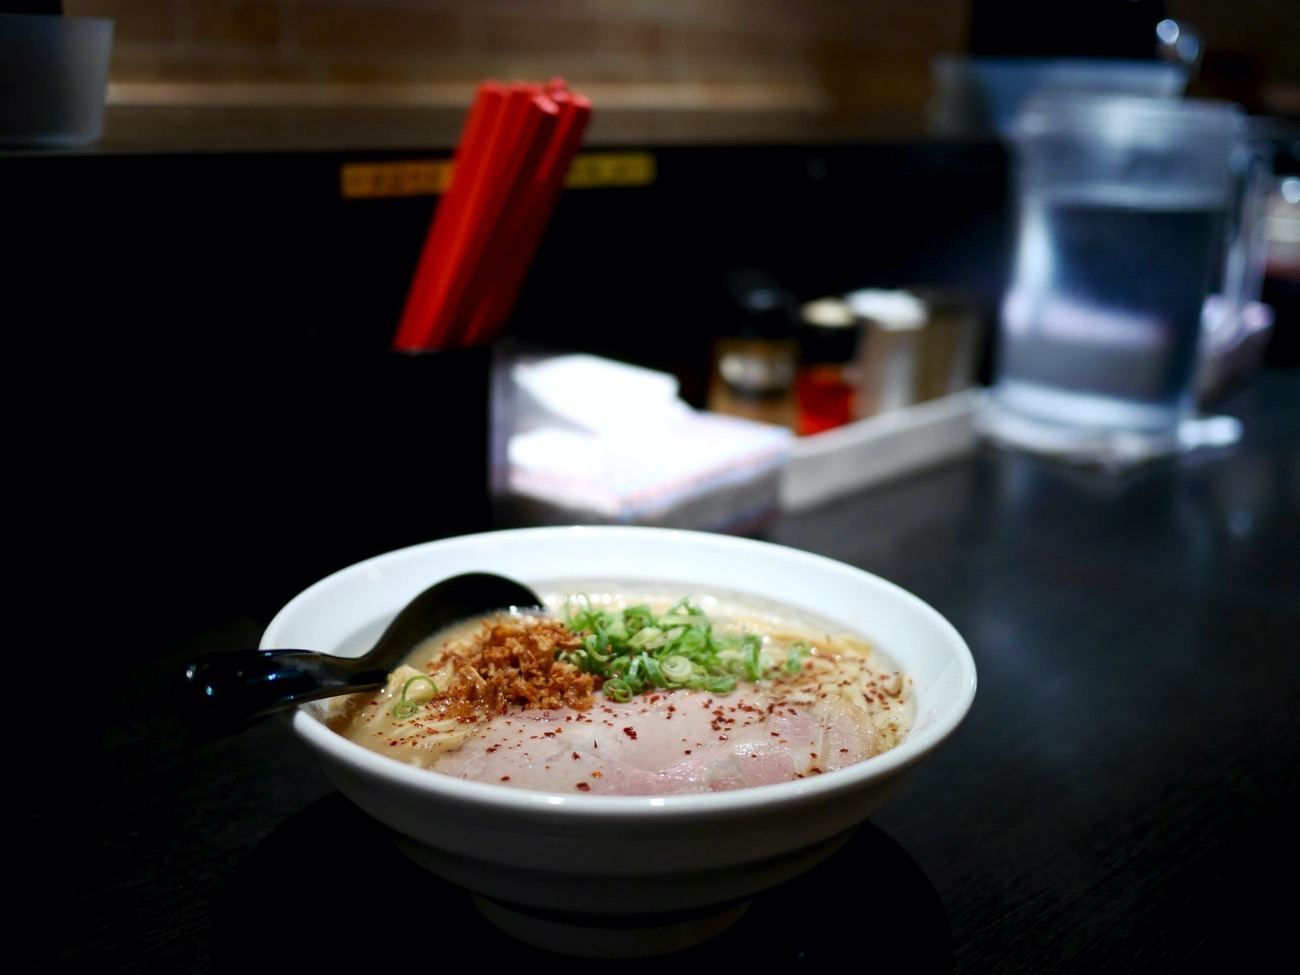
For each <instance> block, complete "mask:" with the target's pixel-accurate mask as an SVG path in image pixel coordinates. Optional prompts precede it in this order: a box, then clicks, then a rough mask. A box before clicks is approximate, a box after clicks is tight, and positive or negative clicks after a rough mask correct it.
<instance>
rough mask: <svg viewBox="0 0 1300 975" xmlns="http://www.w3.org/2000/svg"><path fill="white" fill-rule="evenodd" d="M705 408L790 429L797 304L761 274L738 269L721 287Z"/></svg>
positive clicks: (793, 424)
mask: <svg viewBox="0 0 1300 975" xmlns="http://www.w3.org/2000/svg"><path fill="white" fill-rule="evenodd" d="M717 314H718V315H719V320H718V321H717V322H716V323H715V327H716V328H717V329H718V333H717V334H718V338H717V339H716V340H715V342H714V347H713V352H714V369H713V379H712V382H711V384H710V388H709V402H708V408H709V410H710V411H712V412H715V413H727V414H730V415H732V416H743V417H747V418H748V419H752V420H760V421H763V422H766V423H776V424H781V425H782V426H786V427H789V428H790V429H791V430H794V429H795V428H796V424H797V418H796V410H795V399H794V385H795V372H796V370H797V368H798V364H799V348H798V344H797V340H796V338H795V327H796V324H797V321H798V302H797V301H796V300H795V298H794V296H793V294H792V293H791V292H789V291H788V290H787V289H786V288H784V287H783V286H782V285H781V284H780V283H779V282H777V281H776V280H774V279H773V278H772V277H771V276H770V275H768V274H766V273H765V272H763V271H760V270H758V269H755V268H750V267H741V268H736V269H734V270H732V271H731V272H730V273H728V274H727V275H726V276H725V278H724V280H723V282H722V300H721V302H720V303H719V306H718V309H717Z"/></svg>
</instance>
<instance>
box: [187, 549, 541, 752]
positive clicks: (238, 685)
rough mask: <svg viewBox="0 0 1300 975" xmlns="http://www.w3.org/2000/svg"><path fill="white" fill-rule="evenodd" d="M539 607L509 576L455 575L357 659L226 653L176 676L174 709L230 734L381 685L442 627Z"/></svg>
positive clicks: (419, 599) (191, 723) (197, 726)
mask: <svg viewBox="0 0 1300 975" xmlns="http://www.w3.org/2000/svg"><path fill="white" fill-rule="evenodd" d="M541 605H542V600H541V599H540V598H539V597H538V595H537V594H536V593H535V592H533V591H532V590H531V589H529V588H528V587H527V586H525V585H523V584H522V583H519V582H515V581H514V580H513V579H507V578H505V577H504V576H498V575H493V574H492V573H490V572H468V573H465V574H463V575H458V576H452V577H450V578H448V579H444V580H443V581H442V582H439V583H435V584H434V585H432V586H430V587H429V588H428V589H426V590H424V592H422V593H420V594H419V595H418V596H416V597H415V598H414V599H412V600H411V601H410V602H409V603H407V604H406V606H405V607H403V609H402V611H401V612H399V613H398V614H397V615H396V616H395V617H393V621H392V622H391V623H389V624H388V627H387V628H386V629H385V630H384V632H383V635H382V636H380V638H379V640H378V641H377V642H376V643H375V645H374V647H372V648H371V649H370V650H369V651H367V652H366V653H365V654H364V655H363V656H360V657H356V658H348V657H333V656H329V655H328V654H323V653H317V652H315V651H312V650H224V651H218V652H216V653H208V654H203V655H202V656H199V657H196V658H195V659H194V660H192V661H190V662H189V663H187V664H186V665H185V666H184V667H182V668H181V670H180V672H179V673H178V674H177V676H176V682H175V688H174V694H175V699H176V707H177V710H178V712H179V715H180V718H181V721H182V723H183V724H184V725H185V726H186V727H188V728H189V729H190V730H191V731H194V732H197V733H199V734H205V735H228V734H233V733H235V732H237V731H240V730H242V729H243V728H245V727H247V726H248V725H251V724H253V723H254V722H256V721H260V720H261V719H262V718H266V717H269V716H270V715H272V714H275V713H276V712H279V711H284V710H287V709H288V708H291V707H293V706H294V705H296V704H299V703H301V702H303V701H315V700H318V699H320V698H323V697H334V696H335V695H338V694H351V693H352V692H354V691H366V690H373V689H374V688H377V687H383V686H384V684H385V682H386V681H387V679H388V672H389V671H390V670H392V669H393V668H394V667H396V666H397V665H398V664H399V663H401V662H402V660H403V659H405V657H406V655H407V654H408V653H410V652H411V650H413V649H414V648H415V647H416V645H417V644H419V643H420V642H421V641H422V640H424V639H426V638H428V637H430V636H432V635H433V634H434V633H435V632H436V631H438V630H440V629H442V628H443V627H444V626H449V625H450V624H452V623H458V622H461V621H462V620H467V619H470V618H472V617H478V616H486V615H488V614H490V613H492V612H495V611H498V610H510V609H535V608H540V607H541Z"/></svg>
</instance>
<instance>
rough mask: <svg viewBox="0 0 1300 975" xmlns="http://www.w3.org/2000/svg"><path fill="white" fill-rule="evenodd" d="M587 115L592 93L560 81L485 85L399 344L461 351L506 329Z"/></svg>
mask: <svg viewBox="0 0 1300 975" xmlns="http://www.w3.org/2000/svg"><path fill="white" fill-rule="evenodd" d="M590 115H591V102H590V100H588V99H587V98H585V97H584V96H582V95H580V94H578V93H577V92H573V91H570V90H569V88H568V86H567V84H566V83H565V82H564V81H563V80H562V79H553V80H551V81H550V82H547V83H546V84H540V83H536V82H514V83H511V84H509V85H503V84H501V83H500V82H497V81H485V82H483V83H482V84H481V85H480V86H479V89H478V92H477V94H476V96H475V99H474V104H473V106H472V107H471V109H470V112H469V115H468V117H467V119H466V123H465V128H464V130H463V131H462V133H461V139H460V143H459V144H458V146H457V149H456V154H455V157H454V169H453V170H452V176H451V183H450V184H449V186H448V188H447V192H446V194H445V195H444V196H443V199H442V201H441V202H440V203H439V205H438V208H437V210H436V211H435V213H434V218H433V220H432V221H431V222H430V225H429V230H428V233H427V234H426V236H425V240H424V246H423V248H422V249H421V252H420V257H419V261H418V262H417V265H416V269H415V273H414V276H413V278H412V281H411V285H410V288H409V290H408V292H407V296H406V303H405V305H404V307H403V310H402V318H401V321H400V322H399V324H398V329H397V334H396V335H395V337H394V340H393V348H394V349H396V350H399V351H411V352H413V351H427V350H431V349H446V348H456V347H463V346H468V345H475V344H480V343H484V342H490V341H492V340H493V339H494V338H496V337H497V336H498V335H499V334H500V332H501V331H502V330H503V329H504V328H505V325H506V323H507V321H508V319H509V316H510V313H511V311H512V310H513V308H514V303H515V300H516V298H517V297H518V293H519V290H520V289H521V288H522V286H523V282H524V279H525V278H526V277H527V274H528V269H529V266H530V265H531V263H532V258H533V254H534V253H535V251H536V248H537V245H538V243H539V242H540V240H541V237H542V235H543V233H544V232H545V229H546V225H547V223H548V221H549V219H550V215H551V212H552V211H553V209H554V207H555V204H556V202H557V200H558V198H559V195H560V193H561V191H562V190H563V187H564V179H565V176H566V175H567V173H568V170H569V164H570V163H571V162H572V159H573V156H574V155H575V154H576V153H577V150H578V147H579V145H580V144H581V141H582V134H583V131H584V130H585V128H586V125H587V121H588V119H589V118H590Z"/></svg>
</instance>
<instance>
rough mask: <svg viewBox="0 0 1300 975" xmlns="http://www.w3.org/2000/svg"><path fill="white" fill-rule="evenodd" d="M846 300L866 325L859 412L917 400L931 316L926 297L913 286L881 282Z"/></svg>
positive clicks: (868, 412)
mask: <svg viewBox="0 0 1300 975" xmlns="http://www.w3.org/2000/svg"><path fill="white" fill-rule="evenodd" d="M845 301H847V302H848V304H849V307H850V308H852V309H853V312H854V314H855V315H857V317H858V318H859V319H860V320H861V322H862V329H863V336H862V343H861V353H860V355H859V357H858V358H859V362H860V364H861V379H862V386H861V390H860V394H859V396H858V400H857V403H858V411H857V412H858V416H859V418H862V417H868V416H875V415H876V414H878V413H886V412H889V411H890V410H896V409H900V408H902V407H904V406H911V405H912V404H913V403H915V402H916V401H917V376H918V372H919V368H920V356H921V343H922V341H923V338H924V329H925V326H926V323H927V320H928V317H929V313H928V309H927V308H926V304H925V302H924V301H922V300H921V299H920V298H918V297H917V296H916V295H915V294H913V293H912V292H911V291H905V290H897V291H891V290H885V289H880V288H863V289H862V290H859V291H854V292H852V293H851V294H849V295H847V296H846V298H845Z"/></svg>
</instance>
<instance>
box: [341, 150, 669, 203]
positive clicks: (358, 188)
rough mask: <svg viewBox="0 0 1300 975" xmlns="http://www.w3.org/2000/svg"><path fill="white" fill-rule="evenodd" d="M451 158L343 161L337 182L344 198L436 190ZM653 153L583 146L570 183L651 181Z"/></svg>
mask: <svg viewBox="0 0 1300 975" xmlns="http://www.w3.org/2000/svg"><path fill="white" fill-rule="evenodd" d="M453 168H454V163H453V162H452V160H450V159H428V160H404V161H398V162H375V163H344V164H343V167H342V169H341V170H340V173H339V187H340V190H341V192H342V194H343V198H344V199H345V200H365V199H381V198H385V197H399V196H437V195H440V194H442V193H445V192H447V187H449V186H450V185H451V174H452V169H453ZM654 181H655V157H654V156H653V155H652V154H651V153H648V152H591V153H583V152H580V153H578V154H577V155H576V156H574V157H573V161H572V162H571V163H570V164H569V172H568V175H567V176H566V177H565V180H564V185H565V187H566V188H567V189H598V188H603V187H632V186H649V185H650V184H651V183H653V182H654Z"/></svg>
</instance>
